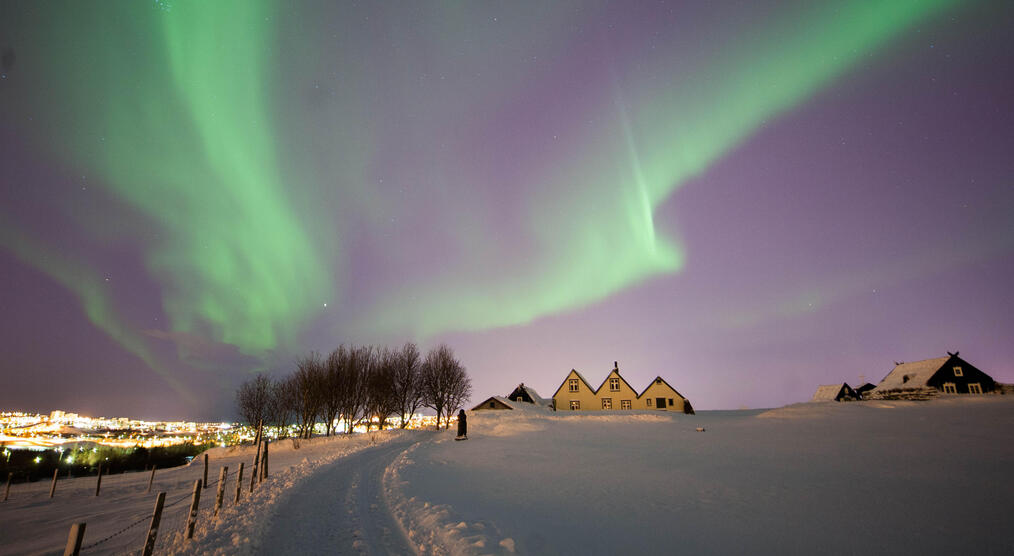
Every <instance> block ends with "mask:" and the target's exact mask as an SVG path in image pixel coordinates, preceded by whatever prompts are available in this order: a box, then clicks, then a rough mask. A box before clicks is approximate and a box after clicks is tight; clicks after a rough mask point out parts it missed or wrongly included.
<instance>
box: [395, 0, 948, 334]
mask: <svg viewBox="0 0 1014 556" xmlns="http://www.w3.org/2000/svg"><path fill="white" fill-rule="evenodd" d="M956 4H958V2H957V1H952V0H930V1H915V0H908V1H894V0H885V1H879V2H870V1H866V0H861V1H853V2H846V3H839V4H836V5H834V6H824V7H821V8H819V9H815V10H813V11H812V12H811V13H809V14H806V15H805V16H803V17H800V18H799V19H794V20H791V21H785V22H783V23H782V24H781V25H777V26H775V27H773V28H769V29H767V30H766V31H765V32H764V33H763V34H762V35H760V36H758V37H755V38H753V39H751V40H746V41H744V45H743V47H742V48H740V49H738V50H737V51H736V52H734V53H732V54H730V55H728V56H726V57H724V58H722V59H719V60H713V61H710V62H709V63H707V64H705V65H703V66H701V68H700V69H699V74H694V75H670V76H668V77H669V80H668V81H665V80H664V79H663V80H662V82H661V83H660V82H659V80H658V79H653V78H655V77H657V76H656V75H655V74H656V73H657V72H658V68H660V67H665V65H666V60H665V57H666V56H670V55H671V52H664V51H663V52H660V54H659V56H660V59H659V60H653V61H645V63H643V64H641V65H643V66H644V67H645V68H648V69H647V70H646V71H650V72H653V73H652V75H645V76H639V75H637V74H636V73H635V74H634V75H633V76H631V77H629V78H628V79H625V80H624V82H627V83H632V85H631V86H630V87H629V88H630V89H632V93H627V92H626V91H624V92H625V93H626V94H625V95H623V96H629V97H630V98H631V101H630V102H629V103H625V102H623V101H622V100H621V99H620V98H619V97H620V95H617V98H616V108H615V109H613V110H602V111H600V112H599V113H596V114H593V115H590V117H596V118H598V119H599V120H600V121H601V122H602V123H601V125H600V126H599V127H598V128H596V129H594V130H593V131H591V132H589V133H588V136H589V138H587V139H585V140H584V143H583V144H582V145H581V146H580V148H579V149H578V150H577V151H575V152H574V155H573V157H572V158H571V160H570V162H571V164H569V165H567V166H564V167H562V168H560V169H558V170H555V171H551V172H548V173H547V174H545V175H543V176H540V177H539V178H537V179H538V181H539V182H540V183H544V184H546V187H545V188H543V189H542V190H541V191H540V195H538V198H537V199H536V200H535V201H534V202H533V203H532V214H531V215H530V220H529V222H528V225H527V228H528V229H529V230H530V231H531V233H532V235H533V237H534V243H535V244H536V245H537V246H538V254H537V255H536V256H534V257H533V258H532V260H531V261H530V263H529V265H528V266H526V267H525V268H518V269H510V270H509V275H508V276H506V277H505V276H496V277H491V276H488V275H484V274H482V271H481V269H482V268H489V267H492V268H502V265H499V264H498V263H499V261H497V260H496V259H494V258H491V257H489V256H488V255H487V256H482V255H479V256H478V257H477V260H478V261H479V262H478V264H477V265H476V266H477V267H478V268H479V270H476V269H473V268H465V269H461V268H455V269H454V272H452V273H448V274H447V275H445V276H443V279H442V280H441V281H440V283H439V285H435V286H432V287H429V288H425V289H424V290H423V291H422V293H419V292H418V291H413V293H412V301H410V300H406V299H404V298H397V299H395V300H394V301H393V302H391V303H387V304H383V306H382V308H381V309H380V310H379V311H378V314H379V315H380V316H379V318H378V320H377V324H376V326H377V328H379V329H382V330H386V329H391V328H397V326H398V325H399V324H400V323H406V322H407V323H410V325H414V329H415V331H416V332H417V333H419V334H421V335H424V336H425V335H429V334H435V333H439V332H443V331H447V330H475V329H484V328H491V327H497V326H507V325H518V324H524V323H528V322H530V321H532V320H534V319H536V318H539V317H541V316H544V315H549V314H554V313H557V312H559V311H563V310H568V309H574V308H577V307H581V306H584V305H587V304H588V303H592V302H595V301H598V300H601V299H603V298H605V297H606V296H608V295H610V294H613V293H615V292H617V291H619V290H621V289H624V288H628V287H630V286H632V285H635V284H638V283H641V282H643V281H644V280H646V279H648V278H650V277H652V276H656V275H660V274H665V273H671V272H674V271H677V270H679V269H680V268H681V267H682V266H683V264H684V255H683V249H682V248H681V246H680V245H679V244H678V242H677V241H676V240H675V239H673V238H665V237H660V236H657V235H656V232H655V225H654V221H653V220H654V219H653V214H654V211H655V209H656V208H657V207H658V206H659V205H660V204H661V203H662V202H664V201H665V200H666V199H668V198H669V197H670V196H671V194H672V193H673V192H674V191H675V190H676V189H678V188H679V187H680V186H682V185H683V184H685V183H687V182H688V181H689V180H690V179H692V178H694V177H695V176H698V175H700V174H701V173H702V172H704V171H705V170H707V169H708V168H709V167H710V166H711V165H712V164H714V163H715V162H716V161H717V160H718V159H719V158H720V157H722V156H724V155H725V154H727V153H729V152H730V151H731V150H732V149H733V148H735V147H736V145H737V144H739V143H740V142H741V141H743V140H744V139H746V138H747V137H749V136H750V135H751V134H752V133H754V132H755V131H756V130H757V129H758V128H759V127H760V126H762V125H763V124H764V123H765V122H766V121H768V120H770V119H772V118H775V117H777V116H778V115H779V114H781V113H783V112H785V111H787V110H789V109H791V108H792V107H794V106H797V105H799V104H800V103H802V102H805V101H806V100H807V99H809V98H811V97H812V96H813V95H814V94H815V93H816V92H818V91H819V90H820V89H821V88H823V87H826V86H828V85H829V84H830V83H831V82H833V80H834V79H836V78H838V77H840V76H841V75H843V74H844V73H845V72H847V71H848V70H850V69H851V68H853V67H854V66H855V65H857V64H858V63H859V62H860V61H861V60H862V59H864V58H866V57H868V56H870V55H871V54H872V53H873V52H874V51H876V50H877V49H878V48H880V47H882V46H883V45H884V44H885V43H886V42H888V41H889V40H891V39H892V38H894V37H896V36H897V35H899V34H901V33H904V32H905V31H907V30H909V29H911V28H912V27H913V26H915V25H917V24H918V23H920V22H923V21H925V20H927V19H928V18H930V17H932V16H934V15H937V14H939V13H940V12H942V11H944V10H945V9H946V8H949V7H951V6H954V5H956ZM641 82H645V83H647V82H650V83H652V85H651V86H650V87H639V86H638V84H639V83H641ZM628 105H629V106H630V107H631V108H630V113H629V116H628V109H627V108H626V106H628ZM616 112H618V114H617V113H616ZM610 116H611V117H610ZM617 130H619V133H617ZM617 135H619V136H620V137H621V138H622V140H620V141H617V140H616V137H617ZM617 153H625V156H617ZM491 283H492V285H490V284H491ZM416 299H418V300H420V301H419V302H414V300H416Z"/></svg>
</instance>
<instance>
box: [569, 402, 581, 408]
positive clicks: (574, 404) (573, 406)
mask: <svg viewBox="0 0 1014 556" xmlns="http://www.w3.org/2000/svg"><path fill="white" fill-rule="evenodd" d="M570 409H571V410H572V411H576V410H578V409H581V402H579V401H577V400H570Z"/></svg>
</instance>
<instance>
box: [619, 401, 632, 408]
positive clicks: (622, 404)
mask: <svg viewBox="0 0 1014 556" xmlns="http://www.w3.org/2000/svg"><path fill="white" fill-rule="evenodd" d="M620 409H630V400H620Z"/></svg>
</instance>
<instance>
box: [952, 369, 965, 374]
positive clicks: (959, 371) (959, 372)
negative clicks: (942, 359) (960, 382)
mask: <svg viewBox="0 0 1014 556" xmlns="http://www.w3.org/2000/svg"><path fill="white" fill-rule="evenodd" d="M954 376H965V371H962V370H961V367H954Z"/></svg>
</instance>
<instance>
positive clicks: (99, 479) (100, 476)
mask: <svg viewBox="0 0 1014 556" xmlns="http://www.w3.org/2000/svg"><path fill="white" fill-rule="evenodd" d="M100 488H102V463H101V462H100V463H99V478H98V479H97V480H96V481H95V496H98V495H99V489H100Z"/></svg>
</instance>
